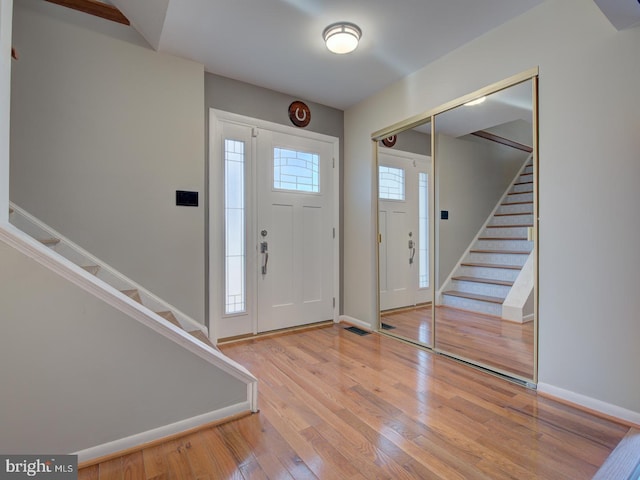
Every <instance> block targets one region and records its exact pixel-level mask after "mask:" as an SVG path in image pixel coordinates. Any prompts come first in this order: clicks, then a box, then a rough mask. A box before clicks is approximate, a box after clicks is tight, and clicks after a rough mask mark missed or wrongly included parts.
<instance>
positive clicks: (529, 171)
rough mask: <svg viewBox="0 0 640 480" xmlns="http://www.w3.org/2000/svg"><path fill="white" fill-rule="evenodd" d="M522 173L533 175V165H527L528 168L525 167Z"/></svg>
mask: <svg viewBox="0 0 640 480" xmlns="http://www.w3.org/2000/svg"><path fill="white" fill-rule="evenodd" d="M522 173H533V165H529V166H528V167H525V169H524V170H523V171H522Z"/></svg>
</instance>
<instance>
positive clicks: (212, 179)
mask: <svg viewBox="0 0 640 480" xmlns="http://www.w3.org/2000/svg"><path fill="white" fill-rule="evenodd" d="M223 122H225V123H230V124H237V125H241V126H245V127H249V128H257V129H258V130H259V129H264V130H270V131H273V132H278V133H284V134H289V135H296V136H300V137H304V138H308V139H312V140H319V141H323V142H327V143H330V144H332V145H333V158H334V168H333V169H332V170H333V184H334V189H333V218H334V223H335V225H334V228H335V242H334V246H333V258H334V260H333V264H334V265H333V296H334V297H335V305H334V307H333V321H334V322H336V323H337V322H338V321H339V318H338V314H339V305H340V241H339V239H340V225H339V218H340V203H339V202H340V188H339V185H340V173H339V172H340V140H339V138H337V137H333V136H329V135H324V134H321V133H316V132H310V131H307V130H303V129H300V128H296V127H290V126H287V125H281V124H278V123H273V122H269V121H266V120H260V119H256V118H251V117H247V116H244V115H239V114H235V113H231V112H225V111H222V110H217V109H215V108H210V109H209V157H208V166H209V175H208V192H209V199H208V205H207V207H208V219H209V231H208V233H209V238H208V242H207V246H206V248H207V249H208V263H209V291H208V292H207V295H208V298H209V336H210V338H211V340H212V341H213V342H214V343H215V342H216V341H217V340H218V339H219V338H222V337H226V336H228V335H226V334H225V333H223V332H221V330H220V326H221V322H222V320H223V319H227V318H229V317H228V316H225V315H224V312H223V311H222V309H221V308H220V306H221V305H222V304H223V298H222V285H221V282H222V281H223V274H224V269H223V268H222V267H221V262H220V259H222V258H223V256H224V251H223V245H224V238H223V236H224V229H221V228H217V229H216V228H215V227H216V226H218V225H223V224H224V221H223V220H224V215H223V211H222V208H221V206H222V205H224V185H223V178H224V176H223V169H222V156H221V154H222V149H221V148H220V142H221V133H222V132H221V130H222V129H221V126H222V123H223ZM258 134H259V133H258ZM253 143H254V145H253V147H254V148H255V146H256V145H255V143H256V142H255V138H253ZM252 168H254V169H255V165H254V166H253V167H252ZM252 173H253V174H252V178H253V180H252V181H253V182H254V184H252V185H251V187H250V188H248V190H249V191H248V194H249V195H248V198H247V204H248V205H249V206H250V210H251V212H250V213H249V215H248V216H247V238H254V237H255V235H254V236H253V237H250V236H249V235H250V234H251V233H250V231H251V232H255V229H256V228H257V225H256V222H257V216H256V213H257V208H256V207H257V205H256V198H255V195H254V193H255V192H256V185H255V177H256V175H255V170H254V171H253V172H252ZM250 261H251V259H250V258H248V262H247V263H248V265H247V271H256V269H255V268H254V266H252V265H249V262H250ZM250 269H251V270H250ZM254 277H255V276H254V275H248V276H247V283H248V289H249V288H250V290H251V291H250V292H249V291H248V292H247V295H248V299H249V301H250V304H251V305H250V306H249V308H248V310H247V315H249V316H250V317H251V324H250V326H249V325H248V324H247V325H245V326H244V327H243V328H244V330H249V331H244V332H242V333H237V335H243V334H254V335H255V334H256V333H257V331H258V325H257V315H256V314H255V311H254V310H253V309H254V308H255V305H256V303H257V289H256V285H255V283H256V278H254ZM249 282H251V285H249ZM221 333H222V334H221Z"/></svg>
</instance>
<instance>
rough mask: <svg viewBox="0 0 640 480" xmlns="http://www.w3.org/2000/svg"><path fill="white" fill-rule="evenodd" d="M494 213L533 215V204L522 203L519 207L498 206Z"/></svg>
mask: <svg viewBox="0 0 640 480" xmlns="http://www.w3.org/2000/svg"><path fill="white" fill-rule="evenodd" d="M496 213H530V214H532V215H533V203H524V204H520V205H504V204H502V205H500V206H499V207H498V209H497V210H496Z"/></svg>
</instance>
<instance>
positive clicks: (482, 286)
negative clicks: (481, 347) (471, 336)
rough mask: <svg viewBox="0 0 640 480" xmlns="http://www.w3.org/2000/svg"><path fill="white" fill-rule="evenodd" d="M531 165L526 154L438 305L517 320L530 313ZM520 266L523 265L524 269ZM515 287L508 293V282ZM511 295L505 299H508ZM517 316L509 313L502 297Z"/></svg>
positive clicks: (442, 290)
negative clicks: (511, 304)
mask: <svg viewBox="0 0 640 480" xmlns="http://www.w3.org/2000/svg"><path fill="white" fill-rule="evenodd" d="M533 194H534V193H533V164H532V160H531V158H529V159H528V160H527V161H526V162H525V164H524V166H523V168H522V169H521V170H520V172H519V174H518V175H517V176H516V178H515V180H514V181H513V182H512V183H511V185H510V186H509V188H508V189H507V191H506V193H505V194H504V195H503V197H502V199H501V200H500V202H499V203H498V205H497V206H496V208H495V209H494V211H493V212H492V213H491V215H490V216H489V218H488V220H487V221H486V222H485V224H484V225H483V227H482V228H481V230H480V232H479V233H478V235H477V236H476V238H475V239H474V241H473V242H472V244H471V246H470V247H469V249H468V250H467V251H466V252H465V254H464V255H463V257H462V258H461V260H460V261H459V262H458V264H457V265H456V267H455V268H454V270H453V273H452V274H451V275H450V276H449V278H448V279H447V280H446V281H445V283H444V284H443V288H442V289H441V290H440V292H439V294H440V295H439V297H440V301H439V304H440V305H442V306H447V307H452V308H457V309H461V310H468V311H472V312H477V313H483V314H487V315H493V316H497V317H503V318H505V319H507V320H512V321H518V322H523V321H526V320H529V319H530V318H528V316H529V317H530V316H531V313H532V312H528V311H527V304H528V303H530V302H528V300H529V297H530V295H531V292H532V290H533V268H532V263H531V262H532V250H533V241H532V240H530V239H529V238H530V235H529V231H530V228H531V227H533V223H534V222H533V214H534V210H533ZM525 266H526V267H527V268H525ZM516 284H518V286H519V288H518V289H517V290H515V291H514V285H516ZM510 295H511V297H510ZM508 298H510V299H511V300H512V302H515V304H516V305H517V308H516V310H518V311H519V312H522V313H521V314H520V313H518V315H515V317H513V316H512V317H510V316H508V315H506V314H505V312H504V308H503V306H504V305H505V303H506V301H507V299H508Z"/></svg>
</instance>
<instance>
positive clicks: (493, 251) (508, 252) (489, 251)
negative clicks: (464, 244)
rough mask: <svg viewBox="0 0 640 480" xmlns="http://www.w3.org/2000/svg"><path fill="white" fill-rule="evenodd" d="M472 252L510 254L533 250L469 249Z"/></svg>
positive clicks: (524, 253) (523, 253)
mask: <svg viewBox="0 0 640 480" xmlns="http://www.w3.org/2000/svg"><path fill="white" fill-rule="evenodd" d="M469 251H470V252H471V253H498V254H501V255H502V254H510V255H529V254H530V253H531V252H528V251H525V250H469Z"/></svg>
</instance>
